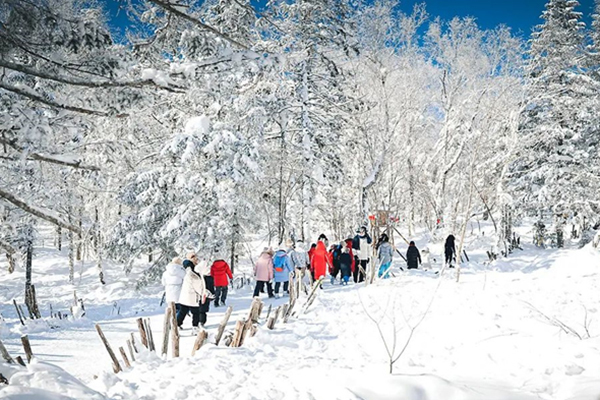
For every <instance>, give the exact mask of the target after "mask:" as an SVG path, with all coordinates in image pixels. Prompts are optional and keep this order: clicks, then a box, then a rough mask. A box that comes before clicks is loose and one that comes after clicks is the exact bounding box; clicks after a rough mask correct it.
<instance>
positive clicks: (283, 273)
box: [273, 247, 294, 297]
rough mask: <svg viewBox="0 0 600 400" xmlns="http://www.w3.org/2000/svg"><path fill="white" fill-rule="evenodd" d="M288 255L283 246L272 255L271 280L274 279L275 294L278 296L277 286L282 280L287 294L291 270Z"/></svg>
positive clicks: (279, 285) (278, 286)
mask: <svg viewBox="0 0 600 400" xmlns="http://www.w3.org/2000/svg"><path fill="white" fill-rule="evenodd" d="M293 271H294V269H293V268H292V264H291V262H290V257H289V256H288V255H287V252H286V251H285V248H284V247H280V248H279V249H277V252H276V253H275V256H274V257H273V280H274V281H275V296H276V297H279V288H280V287H281V283H282V282H283V291H284V293H288V294H289V285H290V273H291V272H293Z"/></svg>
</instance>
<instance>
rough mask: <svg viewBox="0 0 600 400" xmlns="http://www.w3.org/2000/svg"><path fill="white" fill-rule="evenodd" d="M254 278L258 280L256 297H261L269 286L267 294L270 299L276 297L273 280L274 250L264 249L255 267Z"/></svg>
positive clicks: (255, 289) (255, 291) (255, 290)
mask: <svg viewBox="0 0 600 400" xmlns="http://www.w3.org/2000/svg"><path fill="white" fill-rule="evenodd" d="M254 277H255V278H256V287H255V288H254V297H257V296H259V295H260V292H261V291H262V290H263V288H264V287H265V283H266V284H267V293H269V298H272V297H275V295H274V294H273V286H272V285H271V280H273V249H270V248H266V247H265V248H264V249H263V251H262V253H261V255H260V257H258V261H256V264H255V265H254Z"/></svg>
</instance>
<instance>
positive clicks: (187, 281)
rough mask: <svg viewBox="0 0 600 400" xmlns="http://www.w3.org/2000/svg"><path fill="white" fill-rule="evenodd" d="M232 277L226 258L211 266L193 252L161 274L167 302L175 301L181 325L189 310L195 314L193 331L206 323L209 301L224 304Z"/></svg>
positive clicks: (176, 261) (173, 262)
mask: <svg viewBox="0 0 600 400" xmlns="http://www.w3.org/2000/svg"><path fill="white" fill-rule="evenodd" d="M230 279H233V274H232V273H231V268H229V264H227V262H225V260H222V259H217V260H215V261H214V262H213V263H212V265H211V266H210V267H209V266H208V263H207V262H206V261H204V260H199V259H198V256H197V255H196V254H195V253H193V252H192V253H188V254H187V256H186V258H185V260H182V259H181V258H179V257H175V258H174V259H173V260H172V261H171V262H170V263H169V264H168V265H167V267H166V269H165V272H164V273H163V275H162V284H163V285H164V287H165V299H166V301H167V303H170V302H173V303H175V310H176V312H177V325H178V326H179V328H181V327H182V324H183V321H184V320H185V317H186V316H187V315H188V313H191V314H192V330H193V331H194V332H193V333H196V332H197V330H198V329H199V328H198V324H200V325H202V326H204V324H206V320H207V313H208V311H209V310H210V302H211V301H214V305H215V307H219V306H222V305H225V301H226V300H227V288H228V287H229V280H230Z"/></svg>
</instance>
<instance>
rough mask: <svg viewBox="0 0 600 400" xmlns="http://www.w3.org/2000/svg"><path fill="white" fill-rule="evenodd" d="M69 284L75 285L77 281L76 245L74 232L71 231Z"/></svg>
mask: <svg viewBox="0 0 600 400" xmlns="http://www.w3.org/2000/svg"><path fill="white" fill-rule="evenodd" d="M68 236H69V283H71V284H73V282H74V281H75V257H74V254H73V253H74V249H73V247H74V243H73V232H71V231H69V233H68Z"/></svg>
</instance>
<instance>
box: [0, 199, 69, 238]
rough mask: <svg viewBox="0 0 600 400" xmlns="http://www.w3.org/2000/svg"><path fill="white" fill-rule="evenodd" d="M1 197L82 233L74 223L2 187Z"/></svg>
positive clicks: (22, 208)
mask: <svg viewBox="0 0 600 400" xmlns="http://www.w3.org/2000/svg"><path fill="white" fill-rule="evenodd" d="M0 198H2V199H4V200H6V201H8V202H9V203H12V204H13V205H15V206H17V207H19V208H20V209H21V210H23V211H25V212H28V213H29V214H32V215H35V216H36V217H38V218H41V219H43V220H46V221H48V222H51V223H53V224H54V225H56V226H60V227H61V228H64V229H68V230H70V231H73V232H75V233H81V229H80V228H79V227H77V226H75V225H73V224H70V223H68V222H65V221H63V220H62V219H60V218H59V217H57V216H55V215H52V214H51V213H50V212H48V211H47V210H43V209H41V208H38V207H35V206H31V205H29V204H27V202H26V201H25V200H23V199H19V198H18V197H16V196H14V195H13V194H11V193H8V192H6V191H4V190H2V189H0Z"/></svg>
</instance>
